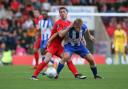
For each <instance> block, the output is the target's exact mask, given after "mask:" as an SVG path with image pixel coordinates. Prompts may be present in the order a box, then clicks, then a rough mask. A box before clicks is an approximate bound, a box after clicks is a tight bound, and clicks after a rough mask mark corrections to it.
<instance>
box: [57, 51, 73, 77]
mask: <svg viewBox="0 0 128 89" xmlns="http://www.w3.org/2000/svg"><path fill="white" fill-rule="evenodd" d="M62 55H63V56H62V57H61V58H62V59H61V61H60V62H59V64H58V68H57V74H58V75H59V74H60V72H61V70H62V69H63V67H64V64H65V62H67V61H68V60H69V59H70V54H69V53H67V52H64V53H63V54H62ZM69 67H71V66H69Z"/></svg>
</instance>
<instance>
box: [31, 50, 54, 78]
mask: <svg viewBox="0 0 128 89" xmlns="http://www.w3.org/2000/svg"><path fill="white" fill-rule="evenodd" d="M51 57H52V54H51V53H49V52H47V53H46V55H45V58H44V59H42V62H41V63H40V64H39V65H38V66H37V69H36V70H35V71H34V73H33V76H32V79H33V80H37V76H38V75H39V73H40V72H41V70H42V69H43V68H45V66H47V64H48V62H49V61H50V59H51Z"/></svg>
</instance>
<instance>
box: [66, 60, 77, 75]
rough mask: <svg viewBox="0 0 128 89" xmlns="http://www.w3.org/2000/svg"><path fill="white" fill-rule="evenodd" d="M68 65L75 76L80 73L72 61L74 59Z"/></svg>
mask: <svg viewBox="0 0 128 89" xmlns="http://www.w3.org/2000/svg"><path fill="white" fill-rule="evenodd" d="M67 65H68V68H69V69H70V71H71V72H72V73H73V75H74V76H75V75H76V74H78V71H77V69H76V67H75V65H74V64H73V63H72V61H68V62H67Z"/></svg>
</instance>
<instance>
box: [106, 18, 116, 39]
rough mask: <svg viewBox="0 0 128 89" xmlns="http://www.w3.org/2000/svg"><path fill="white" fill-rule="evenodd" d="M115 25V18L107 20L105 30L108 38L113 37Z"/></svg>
mask: <svg viewBox="0 0 128 89" xmlns="http://www.w3.org/2000/svg"><path fill="white" fill-rule="evenodd" d="M116 25H117V20H116V18H112V19H111V21H110V22H109V26H108V27H107V32H108V35H109V37H110V38H113V35H114V31H115V29H116Z"/></svg>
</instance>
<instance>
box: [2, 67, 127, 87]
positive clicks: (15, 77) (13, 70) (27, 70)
mask: <svg viewBox="0 0 128 89" xmlns="http://www.w3.org/2000/svg"><path fill="white" fill-rule="evenodd" d="M77 68H78V70H79V72H80V73H82V74H84V75H86V76H87V77H88V78H87V79H85V80H78V79H75V78H74V77H73V75H72V74H71V72H70V71H69V70H68V68H67V67H65V68H64V70H63V71H62V73H61V75H60V77H59V79H58V80H54V79H49V78H47V77H46V76H41V75H39V78H40V80H39V81H32V80H30V79H29V78H30V77H31V75H32V73H33V71H34V70H33V69H31V67H30V66H4V67H0V89H128V65H98V69H99V74H100V75H101V76H103V77H104V78H103V79H101V80H95V79H93V76H92V73H91V71H90V69H89V66H87V65H86V66H83V65H82V66H77Z"/></svg>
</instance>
